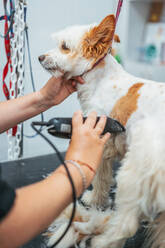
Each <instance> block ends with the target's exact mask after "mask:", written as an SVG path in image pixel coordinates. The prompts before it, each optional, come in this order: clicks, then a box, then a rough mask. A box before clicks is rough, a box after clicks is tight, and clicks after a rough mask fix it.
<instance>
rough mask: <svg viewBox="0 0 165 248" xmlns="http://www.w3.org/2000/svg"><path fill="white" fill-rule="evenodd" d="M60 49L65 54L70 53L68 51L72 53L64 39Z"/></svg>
mask: <svg viewBox="0 0 165 248" xmlns="http://www.w3.org/2000/svg"><path fill="white" fill-rule="evenodd" d="M60 51H61V53H63V54H68V53H70V49H69V48H68V47H67V45H66V43H65V41H63V42H62V43H61V46H60Z"/></svg>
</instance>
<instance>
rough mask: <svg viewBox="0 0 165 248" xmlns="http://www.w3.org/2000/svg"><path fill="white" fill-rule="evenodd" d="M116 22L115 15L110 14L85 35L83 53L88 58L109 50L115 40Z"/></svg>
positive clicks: (96, 56)
mask: <svg viewBox="0 0 165 248" xmlns="http://www.w3.org/2000/svg"><path fill="white" fill-rule="evenodd" d="M115 24H116V23H115V16H114V15H109V16H107V17H105V18H104V19H103V20H102V22H101V23H100V24H99V25H98V26H96V27H94V28H92V29H91V30H90V31H89V32H88V33H87V34H86V35H85V37H84V40H83V55H84V56H85V57H86V58H87V59H89V58H98V57H99V56H100V55H103V54H105V53H106V52H107V51H108V49H109V47H110V46H111V43H112V40H113V36H114V32H115Z"/></svg>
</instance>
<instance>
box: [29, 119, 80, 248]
mask: <svg viewBox="0 0 165 248" xmlns="http://www.w3.org/2000/svg"><path fill="white" fill-rule="evenodd" d="M37 123H39V122H32V123H31V127H32V128H33V129H34V130H35V132H36V133H38V134H39V135H40V136H41V137H42V138H43V139H44V140H45V141H46V142H47V143H48V144H49V145H50V146H51V147H52V148H53V150H54V151H55V152H56V154H57V156H58V159H59V161H60V163H62V164H63V165H64V168H65V170H66V172H67V176H68V178H69V181H70V184H71V187H72V195H73V209H72V214H71V217H70V220H69V223H68V225H67V227H66V229H65V231H64V232H63V234H62V235H61V237H60V238H59V239H58V240H57V241H56V242H55V243H54V244H53V245H52V246H49V248H53V247H55V246H56V245H57V244H58V243H59V242H60V241H61V240H62V239H63V237H64V236H65V235H66V233H67V232H68V230H69V228H70V227H71V224H72V221H73V219H74V216H75V212H76V199H77V198H76V190H75V186H74V182H73V179H72V177H71V175H70V172H69V170H68V168H67V165H66V164H65V162H64V159H63V157H62V156H61V153H60V152H59V150H58V149H57V147H56V146H55V145H54V144H53V143H52V142H51V141H50V140H49V139H48V138H47V137H46V136H45V135H44V134H43V133H41V131H40V130H39V129H37V128H36V127H35V125H37ZM42 124H43V126H44V125H46V124H47V122H43V123H42Z"/></svg>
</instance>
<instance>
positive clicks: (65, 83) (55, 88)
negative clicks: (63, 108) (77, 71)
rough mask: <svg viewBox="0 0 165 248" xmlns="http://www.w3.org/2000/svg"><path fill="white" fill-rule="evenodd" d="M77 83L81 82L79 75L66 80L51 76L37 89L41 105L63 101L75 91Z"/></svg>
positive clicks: (52, 104) (50, 104) (51, 104)
mask: <svg viewBox="0 0 165 248" xmlns="http://www.w3.org/2000/svg"><path fill="white" fill-rule="evenodd" d="M77 83H80V84H83V83H84V81H83V79H82V78H81V77H75V78H74V79H71V80H66V79H64V78H62V77H59V78H55V77H51V78H50V79H49V80H48V82H47V83H46V85H45V86H44V87H43V88H42V89H41V90H40V91H39V93H40V96H41V98H42V101H43V105H47V106H48V107H51V106H54V105H57V104H59V103H61V102H63V101H64V100H65V99H66V98H67V97H68V96H69V95H71V94H72V93H73V92H75V91H76V88H77V87H76V86H77Z"/></svg>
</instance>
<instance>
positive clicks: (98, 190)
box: [92, 134, 125, 207]
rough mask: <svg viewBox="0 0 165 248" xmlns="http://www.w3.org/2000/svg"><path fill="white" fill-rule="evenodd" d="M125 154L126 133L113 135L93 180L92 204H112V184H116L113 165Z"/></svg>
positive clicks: (105, 205)
mask: <svg viewBox="0 0 165 248" xmlns="http://www.w3.org/2000/svg"><path fill="white" fill-rule="evenodd" d="M124 154H125V135H123V134H121V135H117V136H115V135H112V136H111V138H110V140H109V142H108V143H107V145H106V146H105V149H104V154H103V160H102V164H101V166H100V167H99V169H98V172H97V175H96V177H95V179H94V181H93V188H94V189H93V197H92V205H94V206H96V207H108V206H109V205H110V198H109V192H110V186H111V185H113V184H114V179H113V177H112V165H113V162H114V160H115V159H116V158H120V159H121V158H122V157H123V156H124Z"/></svg>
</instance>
